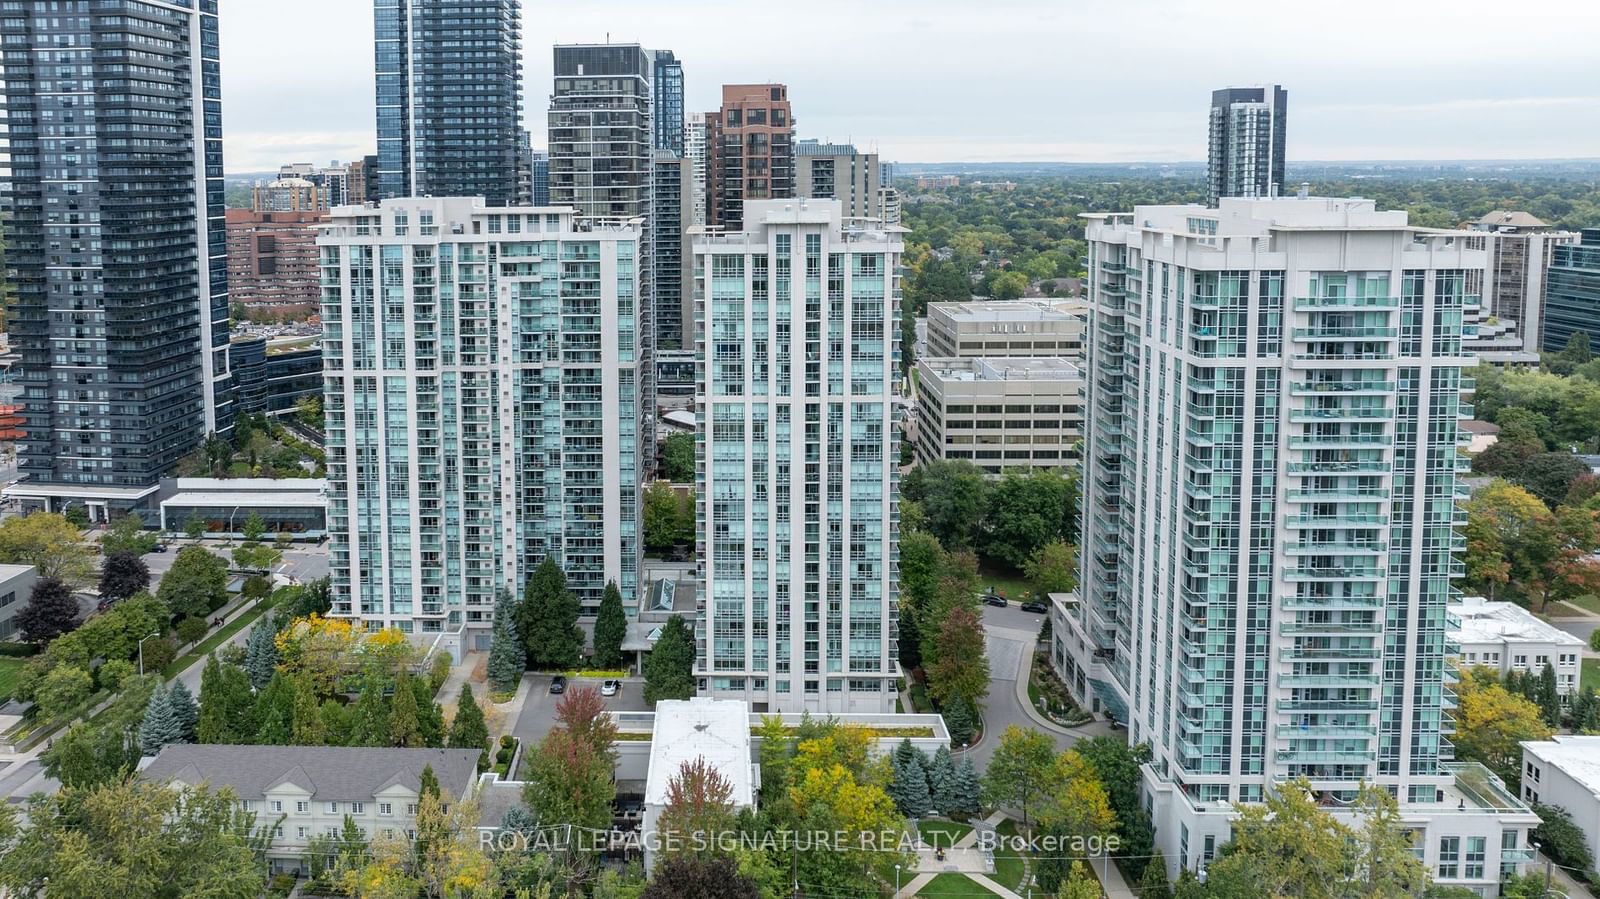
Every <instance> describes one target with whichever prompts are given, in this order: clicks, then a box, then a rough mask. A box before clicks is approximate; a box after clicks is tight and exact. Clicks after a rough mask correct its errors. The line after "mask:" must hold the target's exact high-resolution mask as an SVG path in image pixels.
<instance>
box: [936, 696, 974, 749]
mask: <svg viewBox="0 0 1600 899" xmlns="http://www.w3.org/2000/svg"><path fill="white" fill-rule="evenodd" d="M943 712H944V724H945V727H946V728H948V729H949V731H950V741H951V742H953V743H963V744H965V743H970V742H972V736H973V734H974V733H975V732H976V731H977V729H978V716H977V715H976V713H975V712H974V710H973V708H972V702H971V700H969V699H967V698H966V697H964V696H957V697H955V698H954V699H952V700H951V701H950V702H948V703H946V704H945V706H944V709H943Z"/></svg>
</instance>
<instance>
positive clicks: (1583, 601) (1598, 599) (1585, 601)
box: [1565, 594, 1600, 615]
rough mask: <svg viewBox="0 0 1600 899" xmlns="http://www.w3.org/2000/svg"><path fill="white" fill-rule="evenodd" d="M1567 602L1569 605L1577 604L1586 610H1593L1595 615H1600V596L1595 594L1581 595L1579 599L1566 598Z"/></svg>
mask: <svg viewBox="0 0 1600 899" xmlns="http://www.w3.org/2000/svg"><path fill="white" fill-rule="evenodd" d="M1565 602H1566V603H1567V605H1569V606H1577V607H1578V608H1580V609H1583V610H1584V611H1585V612H1591V613H1593V614H1595V615H1600V596H1594V595H1592V594H1591V595H1589V596H1580V597H1578V598H1577V599H1569V600H1565Z"/></svg>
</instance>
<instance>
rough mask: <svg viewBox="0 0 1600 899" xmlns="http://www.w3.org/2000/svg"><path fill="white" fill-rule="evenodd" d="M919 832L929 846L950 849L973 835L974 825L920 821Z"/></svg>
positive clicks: (956, 822)
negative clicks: (969, 835)
mask: <svg viewBox="0 0 1600 899" xmlns="http://www.w3.org/2000/svg"><path fill="white" fill-rule="evenodd" d="M917 832H918V833H919V834H921V835H922V839H923V840H924V841H925V842H927V844H928V845H929V846H933V847H936V848H940V849H949V848H951V847H952V846H954V845H955V844H956V843H957V842H958V841H960V839H961V838H962V837H964V836H966V835H967V834H969V833H972V825H971V824H963V823H961V822H960V821H918V822H917Z"/></svg>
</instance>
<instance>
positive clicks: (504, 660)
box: [489, 588, 528, 693]
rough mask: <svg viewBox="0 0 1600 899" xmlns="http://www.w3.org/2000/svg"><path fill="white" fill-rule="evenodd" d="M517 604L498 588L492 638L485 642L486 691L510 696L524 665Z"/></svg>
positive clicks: (524, 657) (525, 653)
mask: <svg viewBox="0 0 1600 899" xmlns="http://www.w3.org/2000/svg"><path fill="white" fill-rule="evenodd" d="M517 614H518V603H517V602H516V600H515V599H513V598H512V595H511V591H510V590H506V589H504V588H502V589H501V590H500V597H499V601H498V602H497V603H496V604H495V611H494V636H493V638H492V640H491V642H490V643H489V689H491V690H493V691H494V692H496V693H510V692H512V691H514V690H516V689H517V682H518V681H520V680H522V672H523V669H524V668H525V667H526V666H527V661H528V654H527V648H526V647H525V646H524V645H523V643H522V640H521V639H520V638H519V637H518V635H517V622H516V616H517Z"/></svg>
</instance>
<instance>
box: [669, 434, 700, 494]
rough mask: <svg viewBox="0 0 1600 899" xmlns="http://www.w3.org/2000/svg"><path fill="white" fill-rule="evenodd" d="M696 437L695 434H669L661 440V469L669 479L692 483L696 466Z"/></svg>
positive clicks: (678, 482)
mask: <svg viewBox="0 0 1600 899" xmlns="http://www.w3.org/2000/svg"><path fill="white" fill-rule="evenodd" d="M694 456H695V437H694V435H693V434H686V433H677V434H669V435H667V439H665V440H663V441H661V469H662V472H663V473H664V474H665V475H666V478H667V480H669V481H671V482H672V483H674V484H685V483H692V482H693V481H694V476H695V473H694V467H695V461H694Z"/></svg>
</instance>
